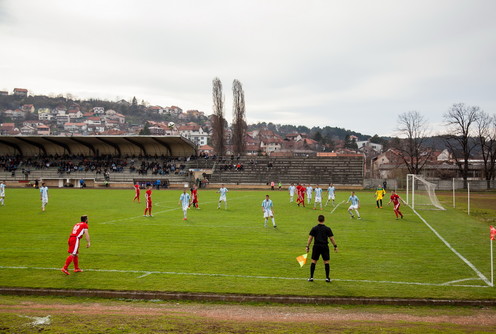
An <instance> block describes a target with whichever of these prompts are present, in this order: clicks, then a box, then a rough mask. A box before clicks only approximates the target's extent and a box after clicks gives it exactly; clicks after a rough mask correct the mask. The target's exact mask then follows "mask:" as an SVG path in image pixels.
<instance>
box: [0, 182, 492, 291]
mask: <svg viewBox="0 0 496 334" xmlns="http://www.w3.org/2000/svg"><path fill="white" fill-rule="evenodd" d="M180 193H181V191H179V190H160V191H154V192H153V202H154V209H153V210H154V211H153V215H154V217H143V210H144V203H143V199H142V202H141V204H138V203H133V202H132V198H133V196H134V191H133V190H131V189H130V190H114V189H50V202H49V204H48V206H47V211H45V212H42V211H41V209H40V200H39V192H38V190H36V189H7V197H6V206H4V207H0V220H1V223H0V285H1V286H5V287H7V286H8V287H11V286H16V287H51V288H66V289H116V290H158V291H179V292H212V293H248V294H273V295H318V296H364V297H418V298H421V297H425V298H490V299H493V298H495V297H496V291H495V288H493V287H490V286H489V284H488V282H489V280H490V278H491V277H490V257H489V228H488V226H487V224H484V223H480V222H478V221H476V220H473V219H472V218H470V217H468V216H466V215H463V214H462V213H459V212H456V211H454V210H450V209H448V210H446V211H434V210H424V211H419V214H420V215H421V216H422V217H423V219H424V220H422V219H420V218H419V217H418V216H417V215H415V214H414V213H413V212H412V210H410V209H409V208H408V207H407V206H406V205H402V209H403V213H404V214H405V219H403V220H395V217H394V214H393V211H392V208H391V207H390V206H387V205H384V208H383V209H377V208H375V198H374V195H373V193H372V192H359V193H358V196H359V197H360V200H361V210H360V212H361V215H362V219H361V220H357V219H350V217H349V215H348V213H347V211H346V209H347V207H348V205H346V204H345V203H344V202H345V201H346V200H347V198H348V196H349V192H348V191H338V192H337V198H336V204H338V205H337V206H336V207H332V206H328V207H327V208H325V210H324V211H322V212H321V211H318V210H317V211H314V210H312V209H311V206H307V207H306V208H300V207H297V206H296V204H294V203H291V204H290V203H289V196H288V193H287V191H270V190H268V191H237V190H231V191H230V192H229V193H228V209H227V210H225V209H224V207H223V206H222V207H221V209H217V200H218V197H219V195H218V194H217V193H215V190H208V191H205V190H200V191H199V199H200V208H201V209H200V210H194V209H191V210H189V212H188V218H189V219H188V220H187V221H183V220H182V210H181V208H180V206H179V205H178V201H179V195H180ZM265 194H269V195H270V196H271V199H272V200H273V202H274V213H275V217H276V223H277V226H278V227H277V229H274V228H272V227H271V223H270V222H269V226H270V227H268V228H264V226H263V216H262V209H261V202H262V200H263V199H264V196H265ZM400 195H403V194H401V193H400ZM325 196H326V194H325ZM325 196H324V202H325ZM331 210H333V212H331ZM320 213H323V214H324V215H325V216H326V224H327V225H329V226H331V228H332V229H333V232H334V234H335V239H336V242H337V244H338V246H339V252H338V253H332V254H331V278H332V279H333V282H332V283H330V284H329V283H325V282H324V278H325V275H324V266H323V263H322V261H319V263H318V264H317V269H316V272H315V278H316V280H315V282H313V283H309V282H307V280H306V279H307V278H308V275H309V266H308V264H307V265H305V266H303V268H300V266H299V264H298V263H297V261H296V259H295V258H296V256H298V255H301V254H303V253H304V249H305V245H306V240H307V237H308V232H309V231H310V229H311V227H312V226H314V225H315V224H316V223H317V222H316V220H317V216H318V215H319V214H320ZM82 214H87V215H88V216H89V225H90V235H91V243H92V245H91V247H90V248H85V247H84V245H85V240H84V238H83V239H82V240H81V242H82V247H81V249H80V265H81V267H82V268H83V269H84V270H85V271H84V272H83V273H72V272H71V275H69V276H66V275H64V274H63V273H61V272H60V268H61V267H62V265H63V264H64V260H65V258H66V256H67V253H66V250H67V238H68V236H69V233H70V231H71V229H72V226H73V225H74V224H75V223H77V222H79V217H80V216H81V215H82ZM428 225H429V226H430V227H429V226H428ZM71 269H72V267H71Z"/></svg>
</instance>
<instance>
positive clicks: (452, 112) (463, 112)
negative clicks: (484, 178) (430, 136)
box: [443, 103, 480, 188]
mask: <svg viewBox="0 0 496 334" xmlns="http://www.w3.org/2000/svg"><path fill="white" fill-rule="evenodd" d="M479 113H480V108H479V107H477V106H466V105H465V104H464V103H455V104H453V106H452V107H451V108H450V109H449V110H448V112H446V113H445V114H444V115H443V118H444V121H445V123H446V126H447V134H445V135H444V136H443V138H444V142H445V144H446V146H447V147H448V150H449V151H450V152H451V154H452V156H453V158H454V159H455V162H456V165H457V166H458V169H459V170H460V173H461V174H462V178H463V186H464V188H467V179H468V174H469V159H470V157H471V155H472V152H473V151H474V149H475V148H476V147H477V140H475V129H474V125H475V122H476V121H477V119H478V117H479Z"/></svg>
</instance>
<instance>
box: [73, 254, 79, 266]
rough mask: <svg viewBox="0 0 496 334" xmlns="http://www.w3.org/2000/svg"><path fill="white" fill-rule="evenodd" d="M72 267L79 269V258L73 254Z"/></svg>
mask: <svg viewBox="0 0 496 334" xmlns="http://www.w3.org/2000/svg"><path fill="white" fill-rule="evenodd" d="M74 269H79V258H78V257H77V256H74Z"/></svg>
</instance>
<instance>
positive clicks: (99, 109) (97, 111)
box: [93, 107, 105, 115]
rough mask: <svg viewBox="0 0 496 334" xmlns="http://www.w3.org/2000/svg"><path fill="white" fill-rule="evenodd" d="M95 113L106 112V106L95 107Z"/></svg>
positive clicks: (101, 113)
mask: <svg viewBox="0 0 496 334" xmlns="http://www.w3.org/2000/svg"><path fill="white" fill-rule="evenodd" d="M93 113H94V114H95V115H103V114H104V113H105V108H104V107H94V108H93Z"/></svg>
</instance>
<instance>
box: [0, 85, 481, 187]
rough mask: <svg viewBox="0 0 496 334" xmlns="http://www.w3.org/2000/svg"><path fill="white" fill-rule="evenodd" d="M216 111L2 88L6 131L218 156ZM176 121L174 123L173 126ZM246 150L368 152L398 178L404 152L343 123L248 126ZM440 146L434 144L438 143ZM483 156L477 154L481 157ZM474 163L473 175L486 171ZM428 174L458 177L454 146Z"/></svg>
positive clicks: (376, 172) (380, 171) (437, 155)
mask: <svg viewBox="0 0 496 334" xmlns="http://www.w3.org/2000/svg"><path fill="white" fill-rule="evenodd" d="M212 116H213V115H206V114H205V112H203V111H198V110H186V111H184V110H183V109H181V108H180V107H178V106H169V107H162V106H157V105H148V104H146V103H141V104H138V103H137V101H136V98H134V99H133V101H132V102H129V101H126V100H120V101H117V102H109V101H103V100H89V101H80V100H75V99H71V98H68V97H66V98H64V97H61V96H58V97H47V96H30V95H29V91H28V90H27V89H25V88H15V89H13V91H12V92H11V93H9V92H8V91H0V135H2V136H32V135H39V136H48V135H56V136H88V135H107V136H114V135H115V136H136V135H153V136H166V135H179V136H182V137H184V138H187V139H189V140H190V141H191V142H193V143H194V144H195V145H196V147H197V150H198V153H199V154H200V155H205V156H212V155H214V151H213V147H212V145H211V137H212ZM171 125H172V126H171ZM225 132H226V138H225V139H226V152H227V154H228V155H232V152H233V149H232V143H231V138H232V132H231V129H230V127H227V128H226V129H225ZM245 143H246V155H251V156H258V155H264V156H270V157H274V158H277V157H298V156H299V157H308V156H332V155H334V154H363V155H364V157H365V160H364V161H365V165H364V174H365V175H367V176H368V177H378V178H387V177H394V176H395V174H397V173H398V172H401V173H403V171H399V169H398V167H400V166H402V164H403V160H402V158H401V157H400V154H398V152H397V151H396V150H395V149H394V148H393V147H389V141H388V140H387V139H384V138H380V137H378V136H377V135H375V136H373V137H371V136H366V135H362V134H359V133H356V132H353V131H349V130H344V129H340V128H331V127H324V128H322V129H321V128H312V129H309V128H306V127H301V126H299V127H296V126H288V125H285V126H277V125H274V124H272V123H269V124H266V123H259V124H251V125H248V131H247V133H246V138H245ZM435 146H436V145H434V146H433V147H435ZM475 158H477V157H475ZM476 165H477V164H475V165H474V167H475V168H474V174H473V176H474V177H476V176H480V175H481V172H480V171H479V168H478V167H477V166H476ZM425 173H426V174H427V175H429V176H432V177H444V178H449V177H454V176H456V175H457V173H458V172H457V167H456V165H455V164H454V161H453V159H452V157H451V155H450V154H449V153H448V150H447V149H445V148H444V147H442V146H439V145H437V149H435V150H434V152H432V154H431V156H430V157H429V161H428V164H427V165H426V166H425Z"/></svg>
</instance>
